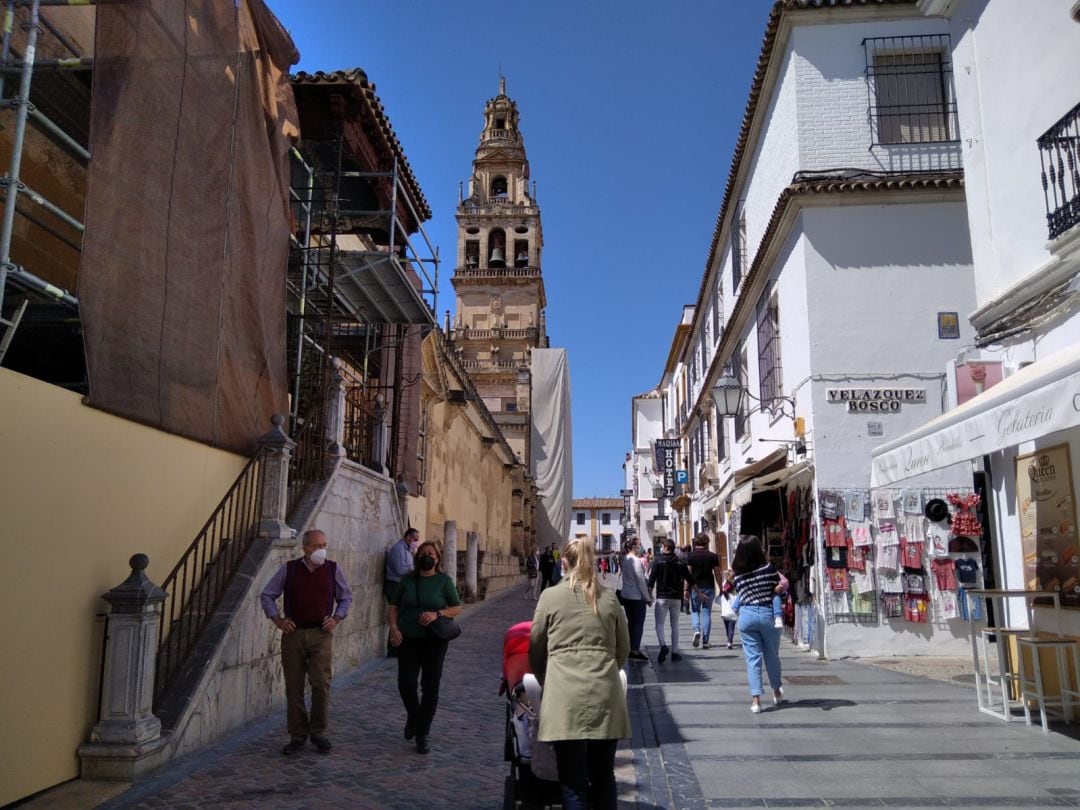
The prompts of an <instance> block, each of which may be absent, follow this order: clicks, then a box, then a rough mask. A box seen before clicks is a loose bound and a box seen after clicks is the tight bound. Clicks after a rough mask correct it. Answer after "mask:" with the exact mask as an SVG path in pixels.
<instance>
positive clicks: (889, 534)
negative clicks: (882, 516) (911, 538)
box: [877, 520, 900, 546]
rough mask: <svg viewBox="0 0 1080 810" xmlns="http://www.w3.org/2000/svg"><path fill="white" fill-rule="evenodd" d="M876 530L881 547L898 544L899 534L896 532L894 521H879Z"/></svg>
mask: <svg viewBox="0 0 1080 810" xmlns="http://www.w3.org/2000/svg"><path fill="white" fill-rule="evenodd" d="M877 530H878V537H880V538H881V542H882V544H883V545H886V546H896V545H899V544H900V534H899V532H897V531H896V521H895V520H879V521H878V525H877Z"/></svg>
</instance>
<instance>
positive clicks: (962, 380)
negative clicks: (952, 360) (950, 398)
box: [956, 360, 1002, 405]
mask: <svg viewBox="0 0 1080 810" xmlns="http://www.w3.org/2000/svg"><path fill="white" fill-rule="evenodd" d="M1001 379H1002V371H1001V363H1000V362H999V361H997V360H987V361H983V360H972V361H971V362H970V363H957V364H956V404H957V405H963V404H964V403H965V402H967V401H968V400H969V399H974V398H975V397H977V396H978V395H979V394H981V393H982V392H983V391H988V390H990V389H991V388H992V387H994V386H995V385H997V384H998V383H999V382H1001Z"/></svg>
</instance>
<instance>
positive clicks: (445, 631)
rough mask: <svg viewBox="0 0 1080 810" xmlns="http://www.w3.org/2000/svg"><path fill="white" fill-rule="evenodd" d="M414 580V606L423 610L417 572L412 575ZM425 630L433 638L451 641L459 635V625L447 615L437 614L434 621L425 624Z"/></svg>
mask: <svg viewBox="0 0 1080 810" xmlns="http://www.w3.org/2000/svg"><path fill="white" fill-rule="evenodd" d="M413 579H414V581H415V582H416V606H417V607H418V608H420V611H421V612H423V610H424V605H423V603H422V602H421V601H420V576H419V574H417V575H415V576H414V577H413ZM427 631H428V632H429V633H431V635H433V636H435V638H441V639H442V640H443V641H453V640H454V639H455V638H457V637H458V636H460V635H461V625H459V624H458V623H457V622H455V621H454V620H453V619H451V618H450V617H449V616H443V615H441V614H440V615H439V616H438V617H437V618H436V619H435V621H433V622H432V623H431V624H429V625H427Z"/></svg>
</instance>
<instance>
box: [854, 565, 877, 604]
mask: <svg viewBox="0 0 1080 810" xmlns="http://www.w3.org/2000/svg"><path fill="white" fill-rule="evenodd" d="M859 576H861V575H860V574H855V575H854V576H853V577H852V579H851V612H852V613H873V611H874V592H873V591H872V590H871V589H869V588H862V587H860V586H859V582H858V580H857V579H856V578H857V577H859ZM864 584H865V583H864Z"/></svg>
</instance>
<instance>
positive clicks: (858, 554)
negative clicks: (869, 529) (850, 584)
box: [847, 545, 866, 571]
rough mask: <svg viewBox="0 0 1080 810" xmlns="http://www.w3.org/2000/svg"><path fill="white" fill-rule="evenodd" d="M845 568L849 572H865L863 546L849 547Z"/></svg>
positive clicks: (864, 551)
mask: <svg viewBox="0 0 1080 810" xmlns="http://www.w3.org/2000/svg"><path fill="white" fill-rule="evenodd" d="M847 567H848V570H849V571H865V570H866V548H865V547H864V546H855V545H853V546H851V547H850V548H849V549H848V554H847Z"/></svg>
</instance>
